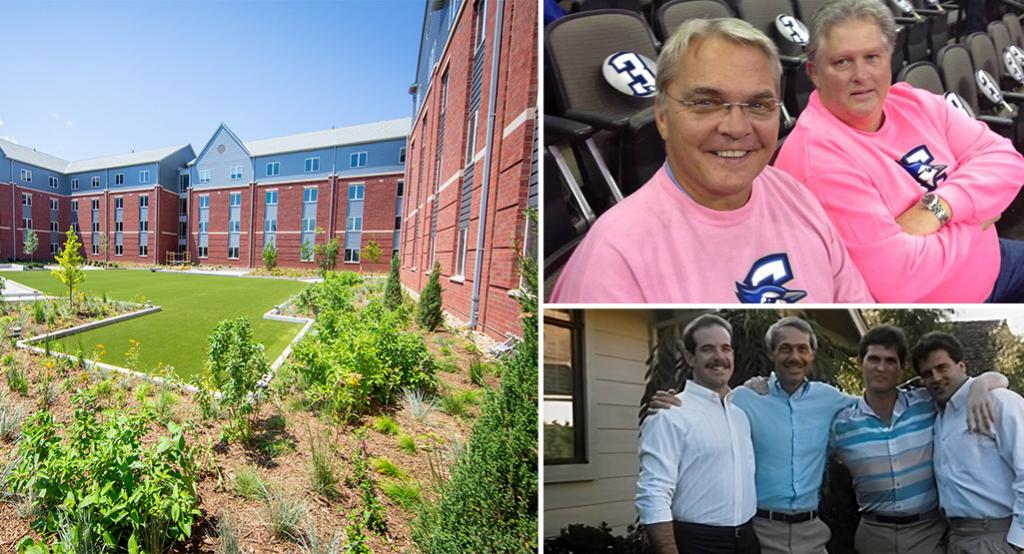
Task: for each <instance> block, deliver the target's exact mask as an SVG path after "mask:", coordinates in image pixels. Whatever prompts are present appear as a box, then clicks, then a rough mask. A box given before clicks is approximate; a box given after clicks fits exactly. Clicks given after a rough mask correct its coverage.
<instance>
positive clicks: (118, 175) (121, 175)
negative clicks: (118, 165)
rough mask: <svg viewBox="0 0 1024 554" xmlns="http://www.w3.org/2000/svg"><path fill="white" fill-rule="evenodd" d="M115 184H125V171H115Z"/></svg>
mask: <svg viewBox="0 0 1024 554" xmlns="http://www.w3.org/2000/svg"><path fill="white" fill-rule="evenodd" d="M114 184H115V185H123V184H124V173H115V174H114Z"/></svg>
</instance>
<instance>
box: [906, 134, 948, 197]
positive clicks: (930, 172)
mask: <svg viewBox="0 0 1024 554" xmlns="http://www.w3.org/2000/svg"><path fill="white" fill-rule="evenodd" d="M933 161H935V156H932V153H931V152H929V151H928V147H927V146H925V145H923V144H922V145H921V146H917V147H915V148H914V149H913V150H911V151H910V152H908V153H907V154H906V155H904V156H903V157H902V158H900V159H899V164H900V166H901V167H903V169H905V170H906V171H907V173H909V174H910V176H911V177H913V178H914V179H916V180H917V183H918V184H919V185H921V186H922V187H924V188H925V190H927V191H928V192H931V191H933V190H935V188H936V187H938V186H939V183H941V182H943V181H945V180H946V177H947V175H946V166H945V165H940V164H935V165H933V164H932V162H933Z"/></svg>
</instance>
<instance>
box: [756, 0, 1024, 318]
mask: <svg viewBox="0 0 1024 554" xmlns="http://www.w3.org/2000/svg"><path fill="white" fill-rule="evenodd" d="M811 30H812V32H811V41H810V47H809V52H810V61H809V63H808V73H809V74H810V76H811V79H812V81H814V83H815V86H816V88H817V90H816V91H815V92H814V93H813V94H812V95H811V99H810V103H809V105H808V107H807V108H806V109H805V110H804V112H803V113H801V114H800V117H799V119H798V120H797V125H796V127H795V128H794V129H793V132H792V133H791V134H790V135H789V137H788V138H787V139H786V142H785V143H784V145H783V147H782V150H781V152H780V154H779V157H778V159H777V160H776V162H775V167H777V168H779V169H782V170H784V171H786V172H788V173H789V174H790V175H792V176H793V177H795V178H796V179H797V180H798V181H801V182H802V183H804V184H805V185H806V186H807V188H808V189H809V190H810V191H811V192H812V193H813V194H814V196H815V197H817V198H818V200H819V201H820V202H821V205H822V207H824V208H825V212H826V213H827V214H828V216H829V218H830V219H831V220H832V222H833V223H834V224H835V226H836V228H837V229H838V231H839V234H840V235H841V236H842V238H843V241H844V242H845V244H846V247H847V248H848V249H849V251H850V255H851V256H852V258H853V261H854V262H855V263H856V264H857V267H859V268H860V271H861V274H862V275H863V276H864V279H865V280H866V281H867V284H868V287H869V288H870V289H871V294H872V296H874V298H875V300H877V301H879V302H897V303H903V302H908V303H909V302H926V303H951V302H983V301H991V302H1019V301H1024V243H1021V242H1019V241H1007V240H1002V239H1000V238H999V237H998V236H997V235H996V229H995V227H994V226H992V223H993V222H994V220H995V219H998V217H999V215H1000V214H1001V213H1002V212H1003V210H1005V209H1006V207H1007V206H1009V204H1010V202H1012V201H1013V199H1014V198H1015V197H1016V195H1017V192H1018V191H1019V190H1020V188H1021V185H1022V184H1024V158H1022V157H1021V155H1020V154H1019V153H1018V152H1017V151H1016V150H1014V147H1013V145H1012V144H1011V143H1010V141H1008V140H1007V139H1004V138H1002V137H1000V136H998V135H996V134H995V133H993V132H992V131H990V130H989V129H988V127H987V126H985V124H983V123H981V122H978V121H975V120H974V119H971V118H969V117H967V116H966V115H963V114H962V113H960V112H959V111H957V110H955V109H953V108H951V107H950V106H949V105H947V104H946V102H945V101H944V100H943V99H942V98H941V97H939V96H936V95H934V94H931V93H928V92H925V91H921V90H918V89H915V88H912V87H910V86H909V85H907V84H905V83H899V84H896V85H891V68H890V59H891V52H892V45H893V44H894V41H895V23H894V22H893V20H892V14H891V12H890V11H889V9H888V8H887V7H885V6H884V5H882V4H881V3H880V2H877V1H876V0H837V1H834V2H830V3H829V4H826V5H825V6H824V7H823V8H822V9H821V10H820V11H818V12H817V14H816V16H815V18H814V19H813V20H812V21H811Z"/></svg>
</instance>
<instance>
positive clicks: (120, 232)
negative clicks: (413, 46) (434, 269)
mask: <svg viewBox="0 0 1024 554" xmlns="http://www.w3.org/2000/svg"><path fill="white" fill-rule="evenodd" d="M408 131H409V120H408V119H407V118H405V119H396V120H390V121H382V122H378V123H371V124H366V125H357V126H352V127H344V128H339V129H331V130H327V131H317V132H313V133H303V134H299V135H290V136H286V137H279V138H272V139H265V140H257V141H251V142H248V143H245V142H242V141H241V140H240V139H239V138H238V137H237V136H236V135H235V134H234V133H232V132H231V130H230V129H228V127H227V126H226V125H223V124H222V125H220V126H219V127H218V128H217V130H216V131H215V132H214V134H213V136H212V137H211V138H210V140H209V141H208V142H207V144H206V146H205V147H204V148H203V150H202V151H201V152H200V153H199V155H196V153H195V151H194V150H193V148H192V146H191V145H184V146H175V147H169V148H160V149H155V150H148V151H145V152H133V153H131V154H124V155H116V156H107V157H103V158H96V159H92V160H84V161H74V162H68V161H66V160H62V159H60V158H57V157H55V156H52V155H49V154H44V153H42V152H38V151H36V150H35V149H32V148H27V147H25V146H22V145H19V144H15V143H12V142H8V141H3V140H0V259H26V258H29V257H30V256H27V255H25V254H24V253H23V250H24V238H25V231H26V229H29V228H31V229H34V230H35V231H36V233H37V235H38V237H39V247H38V248H37V249H36V251H35V253H34V254H31V257H34V258H35V259H40V260H49V259H52V257H53V255H54V254H55V253H56V252H57V251H58V248H59V247H60V245H62V244H63V243H64V241H65V238H66V234H67V229H68V227H69V226H70V225H72V224H74V225H76V226H77V232H78V233H79V235H80V236H81V239H82V242H83V246H84V252H83V253H84V255H85V257H86V258H87V259H90V260H105V261H115V262H127V263H140V264H155V263H163V262H165V261H166V260H167V256H168V253H172V254H173V253H179V254H180V253H182V252H188V253H189V255H190V258H191V260H192V261H195V262H199V263H203V264H222V265H228V266H236V267H257V266H259V265H261V264H262V254H263V249H264V247H265V246H266V245H267V244H274V245H275V247H276V249H277V251H278V264H279V265H282V266H291V267H313V265H314V260H313V259H312V256H311V255H309V256H305V257H304V256H303V253H307V254H309V253H311V249H303V248H302V245H303V243H308V244H310V245H312V244H321V243H324V242H326V241H329V240H331V239H333V238H337V239H338V242H339V245H340V248H339V255H338V269H351V270H366V271H385V270H386V269H387V267H388V264H389V263H390V260H391V256H392V254H393V253H394V252H395V251H397V249H398V245H399V241H400V236H401V233H400V223H401V220H400V218H399V215H400V214H401V210H402V200H403V197H404V191H403V189H404V177H403V173H404V166H405V144H406V135H407V133H408ZM371 241H373V242H375V243H376V244H377V246H378V248H379V249H380V250H381V253H382V256H381V259H380V260H379V261H378V262H377V263H375V264H370V263H368V262H365V261H364V260H363V259H362V255H361V254H362V252H363V251H364V250H365V248H366V246H367V245H368V244H369V243H370V242H371ZM304 258H305V259H304Z"/></svg>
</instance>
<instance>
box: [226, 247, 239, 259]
mask: <svg viewBox="0 0 1024 554" xmlns="http://www.w3.org/2000/svg"><path fill="white" fill-rule="evenodd" d="M228 259H229V260H237V259H238V247H237V246H229V247H228Z"/></svg>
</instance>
